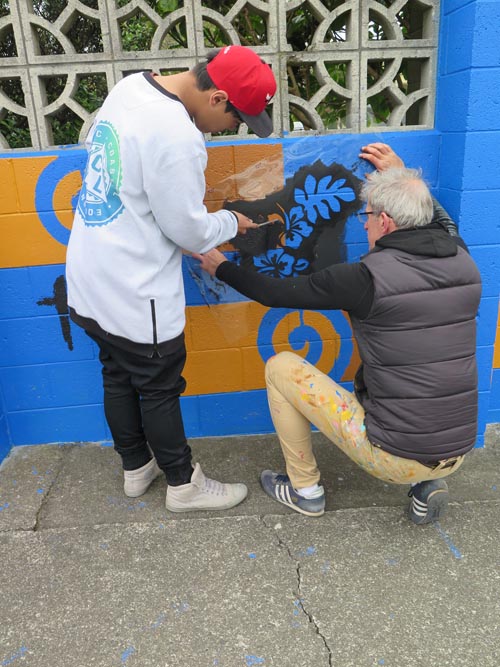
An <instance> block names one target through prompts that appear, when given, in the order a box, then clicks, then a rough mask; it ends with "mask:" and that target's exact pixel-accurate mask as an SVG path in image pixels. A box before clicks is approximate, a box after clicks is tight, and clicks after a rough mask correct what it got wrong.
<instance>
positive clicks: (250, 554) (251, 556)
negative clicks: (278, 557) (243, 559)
mask: <svg viewBox="0 0 500 667" xmlns="http://www.w3.org/2000/svg"><path fill="white" fill-rule="evenodd" d="M248 557H249V558H251V559H252V560H255V558H257V554H254V553H253V551H252V552H250V553H249V554H248Z"/></svg>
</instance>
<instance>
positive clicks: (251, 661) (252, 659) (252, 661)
mask: <svg viewBox="0 0 500 667" xmlns="http://www.w3.org/2000/svg"><path fill="white" fill-rule="evenodd" d="M245 660H246V663H247V667H252V665H263V664H264V658H259V657H258V656H256V655H246V656H245Z"/></svg>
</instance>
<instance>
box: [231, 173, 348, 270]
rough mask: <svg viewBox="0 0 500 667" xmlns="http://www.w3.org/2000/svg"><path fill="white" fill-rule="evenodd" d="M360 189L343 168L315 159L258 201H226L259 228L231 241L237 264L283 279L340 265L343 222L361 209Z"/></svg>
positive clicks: (342, 247) (341, 259) (342, 248)
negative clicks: (282, 185) (237, 260)
mask: <svg viewBox="0 0 500 667" xmlns="http://www.w3.org/2000/svg"><path fill="white" fill-rule="evenodd" d="M360 189H361V181H360V180H359V179H358V178H357V177H356V176H354V174H353V173H352V172H350V171H348V170H347V169H346V168H345V167H343V166H342V165H340V164H333V165H330V166H328V167H327V166H326V165H324V164H323V162H322V161H321V160H318V161H316V162H315V163H314V164H313V165H311V166H307V167H302V168H301V169H299V170H298V171H297V172H296V174H295V175H294V176H293V177H292V178H288V179H287V180H286V183H285V187H284V188H283V189H282V190H281V191H279V192H275V193H273V194H271V195H269V196H267V197H265V198H264V199H262V200H254V201H251V202H248V201H240V202H239V201H235V202H225V207H226V208H229V209H232V210H235V211H239V212H240V213H244V214H245V215H247V216H248V217H249V218H251V219H252V220H253V221H254V222H256V223H260V224H261V225H262V227H261V228H260V229H255V230H253V229H252V230H249V231H248V232H247V233H246V234H245V235H244V236H237V237H236V238H235V239H233V240H232V244H233V246H234V247H235V248H237V249H238V250H239V252H240V255H241V258H240V261H241V263H242V264H243V265H244V266H245V267H247V268H251V269H253V270H255V271H259V272H260V273H264V274H266V275H268V276H272V277H274V278H286V277H288V276H297V275H301V274H307V273H311V272H313V271H317V270H319V269H322V268H324V267H325V266H328V265H330V264H334V263H338V262H342V261H345V255H344V244H343V232H344V228H345V223H346V220H347V218H348V217H349V216H350V215H351V214H353V213H355V212H356V211H357V210H358V209H359V207H360V204H361V202H360V200H359V192H360ZM269 221H273V222H272V224H265V223H267V222H269Z"/></svg>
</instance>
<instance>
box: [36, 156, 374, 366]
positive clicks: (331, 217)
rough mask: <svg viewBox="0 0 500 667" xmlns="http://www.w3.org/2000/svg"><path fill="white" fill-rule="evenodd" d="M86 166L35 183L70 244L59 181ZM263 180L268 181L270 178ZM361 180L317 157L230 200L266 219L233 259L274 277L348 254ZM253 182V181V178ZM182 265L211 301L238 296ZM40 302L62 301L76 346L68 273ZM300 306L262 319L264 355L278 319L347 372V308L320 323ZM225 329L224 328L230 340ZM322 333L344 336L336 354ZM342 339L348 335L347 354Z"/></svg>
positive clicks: (188, 263) (58, 232) (48, 221)
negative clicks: (293, 314) (248, 195)
mask: <svg viewBox="0 0 500 667" xmlns="http://www.w3.org/2000/svg"><path fill="white" fill-rule="evenodd" d="M212 150H217V149H216V148H214V149H212ZM83 166H84V165H83V163H82V158H81V157H79V158H76V162H75V161H73V160H72V161H71V164H69V163H68V160H67V158H66V157H65V159H56V160H54V161H53V162H51V163H50V164H48V165H47V166H46V167H45V168H44V169H43V171H42V172H41V173H40V176H39V179H38V182H37V185H36V190H35V204H36V209H37V212H38V215H39V217H40V221H41V222H42V224H43V226H44V227H45V229H46V230H47V231H48V232H49V233H50V235H51V236H52V237H53V238H54V239H55V240H56V241H58V242H59V243H62V244H64V245H67V243H68V240H69V233H70V230H69V229H68V228H67V227H66V226H65V225H64V224H62V223H61V221H60V219H59V217H58V215H57V212H56V211H55V210H54V206H53V201H52V200H53V196H54V192H55V191H56V189H57V187H58V184H60V183H61V181H63V180H64V179H66V178H67V176H68V167H70V168H73V169H74V170H75V172H77V173H78V174H80V177H81V172H82V168H83ZM254 172H255V169H251V170H250V171H249V174H248V177H247V178H246V179H245V180H248V179H250V178H251V175H252V174H253V173H254ZM235 177H236V178H237V177H238V175H236V176H235ZM259 180H260V184H261V187H262V184H263V183H265V180H264V181H263V180H261V179H259ZM361 185H362V181H361V180H360V179H359V178H357V177H356V176H355V175H354V173H353V172H352V171H349V170H348V169H346V168H345V167H344V166H343V165H340V164H337V163H334V164H331V165H329V166H327V165H325V164H324V163H323V162H322V161H321V160H316V161H315V162H314V163H313V164H312V165H307V166H302V167H301V168H299V169H298V170H297V172H296V173H295V174H294V175H293V176H292V177H289V178H287V179H286V181H285V184H284V186H283V187H281V188H280V189H278V188H276V187H274V191H273V192H271V193H270V194H268V195H266V196H264V197H261V198H255V199H252V200H250V201H249V200H247V199H234V200H225V201H224V202H223V206H224V207H225V208H228V209H231V210H236V211H240V212H242V213H244V214H245V215H248V216H249V217H250V218H252V219H253V220H254V221H255V222H257V223H259V224H261V228H260V229H256V230H250V231H249V232H248V233H247V234H246V235H244V236H241V235H240V236H237V237H236V238H234V239H232V241H231V248H232V249H235V250H236V252H233V253H231V259H232V260H233V261H236V262H238V263H241V264H243V265H244V266H245V267H247V268H250V269H252V270H254V271H258V272H261V273H264V274H266V275H268V276H271V277H274V278H286V277H288V276H297V275H306V274H308V273H311V272H313V271H317V270H320V269H321V268H323V267H325V266H327V265H329V264H332V263H336V262H342V261H345V247H344V242H343V237H344V230H345V225H346V221H347V219H348V217H349V216H350V215H352V214H353V213H355V212H356V211H357V210H358V209H359V208H360V205H361V202H360V199H359V193H360V189H361ZM248 186H250V187H251V183H249V184H247V188H248ZM264 187H265V185H264ZM77 201H78V192H77V193H75V192H73V194H72V195H71V201H70V206H71V209H72V212H73V213H74V210H75V207H76V205H77ZM184 269H185V271H186V273H187V275H188V276H189V277H190V278H191V279H192V281H193V282H194V284H195V285H196V287H197V289H198V290H199V292H200V295H201V296H202V299H203V302H204V303H205V304H206V305H208V306H211V305H217V304H220V303H228V302H230V301H234V300H235V299H236V300H239V297H238V295H236V293H235V292H234V291H233V290H230V289H229V288H228V287H227V286H226V285H225V284H223V283H221V282H220V281H217V280H216V279H213V278H211V277H210V276H208V275H207V274H203V272H201V271H200V269H199V267H198V264H197V262H195V261H194V260H192V259H191V258H190V257H189V256H185V258H184ZM37 303H38V305H39V306H52V307H55V308H56V311H57V314H58V315H59V319H60V325H61V332H62V335H63V339H64V342H65V345H66V347H67V348H68V349H69V350H72V349H73V340H72V335H71V326H70V320H69V316H68V308H67V303H66V285H65V281H64V276H63V275H60V276H58V277H57V279H56V280H55V282H54V288H53V294H52V295H47V296H44V297H43V298H42V299H40V300H39V301H38V302H37ZM297 312H298V313H299V324H298V325H297V321H296V320H295V319H294V318H290V317H289V314H290V313H289V311H287V310H283V309H280V310H279V312H278V311H277V310H275V311H274V313H273V314H272V315H267V316H264V317H263V318H262V322H261V324H260V327H259V331H258V334H257V340H256V345H257V347H258V349H259V352H260V356H261V358H262V361H263V362H265V361H267V359H268V358H269V357H270V356H271V355H272V354H273V353H274V343H273V335H274V331H276V329H277V328H278V326H279V320H282V321H283V322H284V323H285V324H286V326H287V327H288V328H289V335H288V344H289V345H290V347H292V349H294V350H295V351H297V352H299V353H302V354H303V356H304V357H305V358H307V359H308V361H310V362H311V363H314V364H317V363H318V362H319V363H320V365H321V366H322V367H323V368H324V370H326V372H331V371H332V370H333V367H334V365H335V364H337V373H339V372H340V374H341V375H342V374H343V372H344V371H345V369H346V368H347V366H348V365H349V362H350V360H351V356H352V351H353V350H352V342H351V340H350V338H351V329H350V324H349V322H348V319H347V318H346V317H345V315H344V314H342V313H335V312H332V313H328V314H326V315H323V316H322V321H321V322H320V321H319V320H318V319H317V318H316V320H315V324H316V325H318V324H320V327H319V330H318V329H315V328H314V327H313V326H311V324H310V323H309V324H307V323H306V319H305V316H304V311H297ZM212 316H213V317H214V318H215V319H217V313H215V312H214V313H212ZM292 322H293V324H292ZM227 331H228V330H227V327H225V328H224V336H225V337H226V339H227V336H228V333H227ZM323 338H325V339H326V340H327V341H332V340H337V341H338V344H336V345H335V348H336V354H335V356H334V357H333V358H332V355H331V354H327V353H326V352H325V350H326V347H325V346H323ZM341 339H342V340H343V341H344V345H343V348H344V349H343V350H342V355H340V347H341V346H340V340H341ZM346 341H348V342H346ZM235 342H237V341H235V340H234V337H232V339H231V340H230V341H229V340H228V343H231V344H234V343H235ZM323 348H324V349H323ZM348 348H349V349H348ZM327 359H328V360H327ZM321 362H323V363H321Z"/></svg>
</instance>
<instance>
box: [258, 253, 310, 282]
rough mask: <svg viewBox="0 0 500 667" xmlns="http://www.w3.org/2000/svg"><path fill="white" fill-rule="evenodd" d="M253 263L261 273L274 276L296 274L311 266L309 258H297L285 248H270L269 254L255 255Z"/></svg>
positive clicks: (281, 276) (284, 276) (282, 276)
mask: <svg viewBox="0 0 500 667" xmlns="http://www.w3.org/2000/svg"><path fill="white" fill-rule="evenodd" d="M253 263H254V265H255V267H256V268H257V271H259V273H264V274H265V275H266V276H270V277H273V278H287V277H288V276H296V275H298V273H300V272H301V271H304V269H306V268H307V267H308V266H309V261H308V260H307V259H300V258H299V259H295V257H292V255H289V254H288V253H287V252H286V251H285V250H281V249H278V250H270V251H269V252H268V253H267V254H265V255H261V256H260V257H254V258H253Z"/></svg>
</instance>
